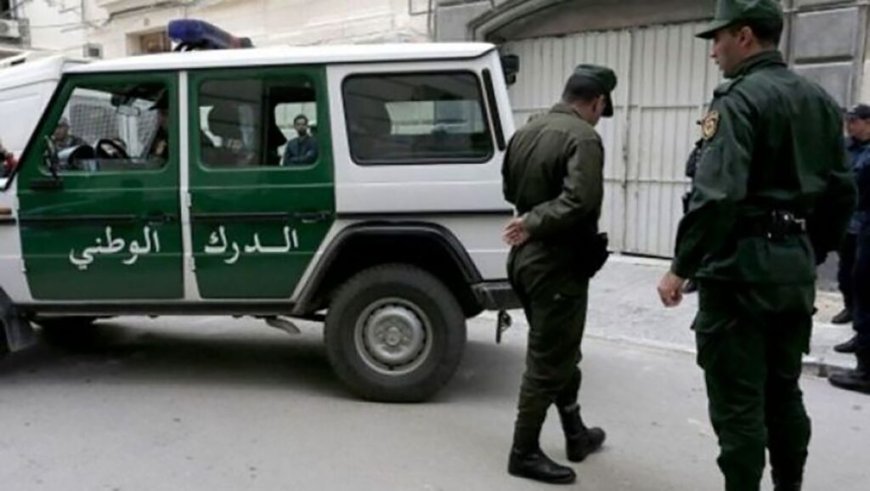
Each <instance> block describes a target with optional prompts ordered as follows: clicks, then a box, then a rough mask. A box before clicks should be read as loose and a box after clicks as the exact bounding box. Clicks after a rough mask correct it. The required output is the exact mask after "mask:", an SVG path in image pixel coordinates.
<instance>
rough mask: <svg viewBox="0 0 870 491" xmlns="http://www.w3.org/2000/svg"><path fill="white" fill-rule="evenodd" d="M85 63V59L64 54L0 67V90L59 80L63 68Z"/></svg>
mask: <svg viewBox="0 0 870 491" xmlns="http://www.w3.org/2000/svg"><path fill="white" fill-rule="evenodd" d="M83 63H85V60H80V59H76V58H69V57H64V56H51V57H47V58H42V59H38V60H34V61H29V60H28V61H26V62H24V63H21V64H20V65H15V66H11V67H8V68H2V69H0V90H5V89H10V88H12V87H19V86H25V85H30V84H34V83H39V82H43V81H46V80H59V79H60V76H61V73H62V72H63V70H64V68H69V67H72V66H76V65H81V64H83Z"/></svg>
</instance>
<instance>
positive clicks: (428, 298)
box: [324, 264, 466, 402]
mask: <svg viewBox="0 0 870 491" xmlns="http://www.w3.org/2000/svg"><path fill="white" fill-rule="evenodd" d="M324 340H325V343H326V350H327V354H328V356H329V361H330V364H331V365H332V367H333V369H334V370H335V373H336V374H337V375H338V377H339V379H341V380H342V382H344V383H345V385H347V386H348V387H349V388H350V390H351V391H352V392H354V393H355V394H357V395H358V396H360V397H362V398H364V399H368V400H372V401H380V402H420V401H424V400H427V399H429V398H430V397H432V396H433V395H434V394H435V393H436V392H438V390H439V389H441V388H442V387H443V386H444V385H445V384H446V383H447V382H448V381H449V380H450V378H451V377H452V376H453V374H454V373H455V372H456V369H457V367H458V366H459V362H460V361H461V359H462V353H463V351H464V349H465V341H466V326H465V317H464V315H463V313H462V308H461V306H460V305H459V302H457V300H456V298H455V297H454V296H453V294H451V293H450V290H448V289H447V287H446V286H445V285H444V283H442V282H441V281H440V280H439V279H438V278H436V277H435V276H433V275H432V274H430V273H428V272H426V271H424V270H422V269H420V268H417V267H414V266H410V265H403V264H390V265H383V266H377V267H373V268H370V269H366V270H364V271H362V272H360V273H358V274H356V275H355V276H353V277H352V278H351V279H349V280H348V281H347V282H346V283H345V284H344V285H342V286H341V287H340V288H339V289H338V291H337V292H336V293H335V295H334V296H333V297H332V301H331V302H330V305H329V310H328V312H327V316H326V329H325V333H324Z"/></svg>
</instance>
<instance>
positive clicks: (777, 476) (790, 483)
mask: <svg viewBox="0 0 870 491" xmlns="http://www.w3.org/2000/svg"><path fill="white" fill-rule="evenodd" d="M793 470H794V469H777V468H775V467H774V468H773V469H772V470H771V472H770V474H771V477H772V478H773V491H801V487H802V486H803V477H802V476H803V470H802V469H801V470H798V471H796V472H791V471H793Z"/></svg>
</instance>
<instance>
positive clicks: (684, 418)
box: [0, 318, 870, 491]
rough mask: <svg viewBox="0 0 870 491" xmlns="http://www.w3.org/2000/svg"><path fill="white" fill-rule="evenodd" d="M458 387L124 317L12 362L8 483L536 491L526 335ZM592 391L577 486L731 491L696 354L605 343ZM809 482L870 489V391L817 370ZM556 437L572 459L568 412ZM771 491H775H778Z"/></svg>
mask: <svg viewBox="0 0 870 491" xmlns="http://www.w3.org/2000/svg"><path fill="white" fill-rule="evenodd" d="M471 324H472V325H471V327H470V331H469V338H470V341H469V345H468V347H467V350H466V353H465V357H464V360H463V363H462V365H461V367H460V369H459V372H458V373H457V375H456V377H455V378H454V379H453V381H452V382H451V383H450V384H449V385H448V386H447V387H446V388H445V389H444V390H443V391H442V392H440V393H439V395H438V396H437V397H436V398H435V400H433V401H431V402H429V403H426V404H416V405H386V404H373V403H366V402H362V401H358V400H355V399H353V398H352V397H350V396H349V395H348V394H347V392H346V391H345V390H344V388H343V387H342V386H341V385H340V384H339V382H338V381H337V380H336V379H335V378H334V376H333V375H332V372H331V370H330V368H329V366H328V363H327V360H326V355H325V352H324V349H323V347H322V345H321V335H320V329H319V328H318V327H317V326H315V325H309V324H306V325H303V326H302V327H303V334H302V335H301V336H298V337H292V338H291V337H289V336H287V335H285V334H283V333H281V332H279V331H274V330H271V329H269V328H267V327H262V325H263V324H262V322H259V321H256V320H250V319H225V318H203V319H187V318H162V319H157V320H148V319H141V318H119V319H116V320H112V321H107V322H104V323H103V324H102V327H101V328H100V330H99V334H100V335H99V336H98V337H97V338H98V339H97V340H96V341H94V342H92V343H90V344H86V345H85V346H84V347H79V348H76V349H71V348H56V347H49V346H46V345H40V346H37V347H35V348H33V349H31V350H30V351H27V352H23V353H17V354H15V355H13V356H12V357H10V358H7V359H6V360H4V361H3V362H2V363H0V421H2V430H0V483H3V484H2V488H3V489H4V490H14V491H26V490H64V491H66V490H148V491H157V490H200V489H201V490H210V491H211V490H336V491H337V490H426V491H429V490H461V491H466V490H496V489H497V490H507V491H510V490H532V489H546V487H545V486H543V485H540V484H537V483H531V482H527V481H523V480H519V479H515V478H512V477H509V476H508V475H507V474H506V472H505V470H504V469H505V464H506V456H507V452H508V447H509V444H510V436H511V425H512V421H513V416H514V404H515V400H516V394H517V386H518V381H519V377H520V374H521V372H522V368H523V367H522V360H523V350H524V345H525V331H524V328H523V326H522V325H518V326H517V327H516V328H515V329H513V330H511V331H509V332H508V333H506V337H505V341H504V343H503V344H502V345H495V344H494V342H493V326H492V325H491V323H490V321H489V320H486V319H477V320H475V321H473V322H472V323H471ZM585 351H586V358H585V360H584V362H583V364H584V368H585V370H586V375H585V377H584V380H585V381H584V384H585V385H584V388H583V391H582V395H581V398H582V399H581V402H582V403H583V405H584V413H585V416H586V419H587V420H588V421H589V422H591V423H594V424H600V425H602V426H604V427H605V428H606V429H607V431H608V434H609V436H608V441H607V444H606V448H605V449H604V450H603V451H602V452H601V453H600V454H596V455H593V456H592V457H590V458H589V459H588V460H587V461H586V462H584V463H583V464H580V465H577V466H576V469H577V470H578V473H579V476H580V479H579V483H578V485H576V486H575V487H574V489H583V490H587V491H594V490H601V491H605V490H606V491H614V490H617V491H622V490H648V491H661V490H674V491H682V490H687V491H688V490H692V491H698V490H716V489H721V481H720V477H719V474H718V470H717V469H716V467H715V463H714V459H715V455H716V447H715V438H714V436H713V434H712V431H711V429H710V427H709V425H708V423H707V418H706V412H705V411H706V409H705V408H706V406H705V405H706V402H705V398H704V393H703V388H702V380H701V375H700V372H699V370H698V369H697V368H696V367H695V365H694V361H693V359H692V357H691V355H688V354H685V353H681V352H674V351H668V350H658V349H651V348H643V347H638V346H636V345H632V344H628V343H623V342H618V341H604V340H596V339H589V340H587V342H586V346H585ZM805 388H806V392H807V399H808V404H809V406H810V408H811V411H812V414H813V417H814V423H815V439H814V441H813V447H812V450H811V452H812V454H811V461H810V466H809V469H808V477H807V479H808V483H807V484H808V486H807V488H806V489H809V490H813V489H836V490H838V491H853V490H854V491H858V490H862V491H863V490H865V489H866V483H867V482H868V478H870V468H868V466H867V462H866V455H867V453H868V450H870V442H868V437H867V435H868V433H870V418H868V417H867V416H868V415H867V413H868V412H870V398H868V397H865V396H862V395H859V394H852V393H848V392H843V391H839V390H835V389H833V388H831V387H829V386H828V384H827V383H826V382H824V381H823V380H821V379H814V378H808V379H806V380H805ZM542 445H543V447H544V448H545V450H546V451H547V452H549V453H550V454H551V455H552V456H553V457H554V458H557V459H559V460H562V461H564V454H563V452H562V449H561V441H560V437H559V433H558V427H557V422H556V418H555V414H551V419H550V420H549V421H548V425H547V427H546V428H545V432H544V435H543V438H542ZM767 489H769V488H767Z"/></svg>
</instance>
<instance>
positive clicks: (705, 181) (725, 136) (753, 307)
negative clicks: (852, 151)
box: [658, 0, 855, 491]
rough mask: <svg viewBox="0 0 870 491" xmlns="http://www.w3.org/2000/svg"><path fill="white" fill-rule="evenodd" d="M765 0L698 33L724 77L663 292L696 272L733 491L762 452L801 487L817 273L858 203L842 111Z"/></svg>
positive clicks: (705, 358)
mask: <svg viewBox="0 0 870 491" xmlns="http://www.w3.org/2000/svg"><path fill="white" fill-rule="evenodd" d="M782 29H783V14H782V10H781V8H780V6H779V4H778V2H776V1H774V0H718V3H717V9H716V14H715V19H714V21H713V24H712V25H711V26H709V29H707V30H706V31H704V32H702V33H700V34H699V37H701V38H703V39H712V40H713V47H712V57H713V58H714V59H715V60H716V62H717V63H718V64H719V67H720V69H722V71H723V72H724V74H725V77H726V78H728V79H730V80H729V81H728V82H726V83H725V84H723V85H721V86H720V87H719V88H717V89H716V91H715V94H714V99H713V102H712V103H711V107H710V111H709V114H707V116H706V118H705V120H704V122H703V125H702V126H703V136H704V138H705V142H704V146H703V150H702V155H701V159H700V161H699V163H698V169H697V174H696V175H695V187H694V192H693V194H692V199H691V202H690V204H689V211H688V213H687V214H686V215H685V217H684V218H683V219H682V221H681V222H680V226H679V230H678V232H677V246H676V254H675V256H676V257H675V258H674V260H673V263H672V265H671V270H670V271H669V272H668V273H667V274H665V276H664V277H663V278H662V280H661V282H660V284H659V288H658V290H659V295H660V296H661V300H662V302H663V303H664V304H665V305H666V306H669V307H672V306H676V305H677V304H679V303H680V300H681V298H682V295H681V287H682V285H683V283H684V278H692V277H694V278H696V280H697V282H698V285H699V294H700V297H699V311H698V314H697V317H696V318H695V322H694V324H693V329H694V330H695V334H696V340H697V350H698V364H699V365H700V366H701V367H702V368H703V369H704V375H705V380H706V384H707V395H708V398H709V403H710V404H709V411H710V419H711V421H712V423H713V428H714V429H715V431H716V434H717V435H718V437H719V446H720V450H721V452H720V456H719V460H718V462H719V467H720V468H721V470H722V473H723V474H724V476H725V487H726V489H727V490H730V491H753V490H758V489H759V484H760V481H761V478H762V474H763V471H764V464H765V447H766V449H767V450H768V451H769V452H770V462H771V466H772V476H773V481H774V486H775V489H776V490H777V491H786V490H797V489H800V487H801V481H802V479H803V470H804V464H805V462H806V458H807V446H808V443H809V440H810V420H809V418H808V417H807V414H806V411H805V409H804V404H803V400H802V394H801V390H800V388H799V377H800V374H801V355H802V353H804V352H806V351H807V350H808V349H809V342H810V331H811V328H812V317H811V314H812V311H813V301H814V298H815V267H816V265H817V264H818V263H819V262H821V261H822V260H823V259H824V256H825V255H826V254H827V253H828V252H829V251H832V250H834V249H835V248H836V247H837V245H838V244H839V241H840V239H841V237H842V236H843V233H844V231H845V229H846V224H847V222H848V220H849V216H850V215H851V211H852V207H853V205H854V199H855V189H854V184H853V182H852V176H851V175H850V174H851V173H850V170H849V167H848V165H847V160H846V156H845V152H844V147H843V135H842V130H841V128H842V124H841V113H840V110H839V108H838V107H837V105H836V104H835V103H834V101H833V100H832V99H831V98H830V97H829V96H828V95H827V94H826V93H825V92H824V91H823V90H822V89H821V88H820V87H818V86H817V85H815V84H813V83H811V82H808V81H806V80H804V79H802V78H801V77H799V76H797V75H796V74H794V73H793V72H791V71H790V70H789V69H788V68H787V67H786V64H785V62H784V61H783V57H782V54H781V53H780V52H779V51H778V50H777V45H778V44H779V40H780V36H781V34H782Z"/></svg>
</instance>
